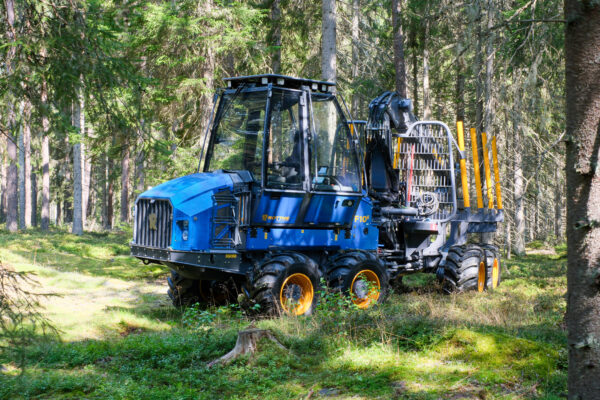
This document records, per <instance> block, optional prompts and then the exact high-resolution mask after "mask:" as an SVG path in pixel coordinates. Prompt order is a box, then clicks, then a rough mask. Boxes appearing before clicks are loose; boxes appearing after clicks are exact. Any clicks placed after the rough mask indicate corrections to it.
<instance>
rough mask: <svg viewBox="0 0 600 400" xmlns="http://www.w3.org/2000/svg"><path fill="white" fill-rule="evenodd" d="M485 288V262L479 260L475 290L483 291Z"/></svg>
mask: <svg viewBox="0 0 600 400" xmlns="http://www.w3.org/2000/svg"><path fill="white" fill-rule="evenodd" d="M484 290H485V263H484V262H483V261H481V262H480V263H479V270H478V271H477V291H478V292H483V291H484Z"/></svg>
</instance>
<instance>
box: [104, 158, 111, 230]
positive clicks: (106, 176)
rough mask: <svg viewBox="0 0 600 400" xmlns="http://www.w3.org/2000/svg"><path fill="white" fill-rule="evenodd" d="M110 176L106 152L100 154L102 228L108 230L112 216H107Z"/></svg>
mask: <svg viewBox="0 0 600 400" xmlns="http://www.w3.org/2000/svg"><path fill="white" fill-rule="evenodd" d="M109 178H110V172H109V159H108V155H107V154H106V153H104V154H102V228H103V229H106V230H109V229H110V228H111V223H110V221H112V217H111V219H110V220H109V218H108V198H109V195H108V190H109V188H108V181H109Z"/></svg>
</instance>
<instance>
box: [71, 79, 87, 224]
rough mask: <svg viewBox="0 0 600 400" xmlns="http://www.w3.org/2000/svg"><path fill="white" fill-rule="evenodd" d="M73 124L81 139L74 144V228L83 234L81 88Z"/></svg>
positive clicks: (75, 106)
mask: <svg viewBox="0 0 600 400" xmlns="http://www.w3.org/2000/svg"><path fill="white" fill-rule="evenodd" d="M73 126H74V127H75V129H77V131H78V132H79V141H78V142H77V143H75V144H74V145H73V229H72V232H73V233H74V234H76V235H82V234H83V219H84V218H85V217H84V214H83V175H84V174H83V172H84V171H83V168H84V165H83V164H84V160H85V153H84V145H83V137H84V127H85V119H84V103H83V93H82V90H81V89H80V90H79V93H78V94H77V99H76V100H75V101H74V102H73Z"/></svg>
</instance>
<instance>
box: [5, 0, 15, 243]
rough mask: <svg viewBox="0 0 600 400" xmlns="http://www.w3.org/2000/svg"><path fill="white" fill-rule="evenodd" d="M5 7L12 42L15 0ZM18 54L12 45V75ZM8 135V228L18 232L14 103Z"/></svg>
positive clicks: (8, 58) (9, 57) (9, 69)
mask: <svg viewBox="0 0 600 400" xmlns="http://www.w3.org/2000/svg"><path fill="white" fill-rule="evenodd" d="M4 7H5V10H6V22H7V23H8V26H7V29H6V33H7V37H8V39H9V40H10V41H11V42H13V43H14V42H15V41H16V35H15V26H14V24H15V4H14V0H4ZM15 54H16V46H10V47H9V48H8V52H7V55H6V60H5V62H6V73H7V75H9V76H10V75H11V73H12V69H13V67H12V63H13V60H14V58H15ZM7 108H8V115H7V122H8V129H9V133H8V137H7V140H6V144H7V146H6V147H7V153H8V160H9V165H8V172H7V176H6V192H7V196H6V208H7V210H6V229H7V230H8V231H9V232H16V231H17V229H18V221H17V219H18V200H17V189H18V178H17V138H16V135H15V133H16V126H15V110H14V105H13V104H12V103H9V104H8V106H7Z"/></svg>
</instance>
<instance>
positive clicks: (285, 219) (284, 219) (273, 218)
mask: <svg viewBox="0 0 600 400" xmlns="http://www.w3.org/2000/svg"><path fill="white" fill-rule="evenodd" d="M262 220H263V221H265V222H267V221H270V222H273V221H275V222H288V221H289V220H290V217H289V216H283V215H268V214H263V216H262Z"/></svg>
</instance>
